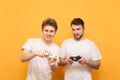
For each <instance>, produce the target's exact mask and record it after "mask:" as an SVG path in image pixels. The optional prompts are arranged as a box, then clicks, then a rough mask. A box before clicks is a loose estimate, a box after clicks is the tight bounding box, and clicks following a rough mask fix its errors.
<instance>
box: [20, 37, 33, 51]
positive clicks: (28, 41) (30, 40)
mask: <svg viewBox="0 0 120 80" xmlns="http://www.w3.org/2000/svg"><path fill="white" fill-rule="evenodd" d="M32 42H33V41H32V39H28V40H27V41H26V42H25V44H24V45H23V46H22V49H27V50H29V51H32Z"/></svg>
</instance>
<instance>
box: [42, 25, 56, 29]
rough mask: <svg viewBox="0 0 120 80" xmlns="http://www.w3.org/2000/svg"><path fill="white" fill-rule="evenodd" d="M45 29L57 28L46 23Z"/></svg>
mask: <svg viewBox="0 0 120 80" xmlns="http://www.w3.org/2000/svg"><path fill="white" fill-rule="evenodd" d="M43 29H44V30H46V29H47V30H55V28H54V27H53V26H50V25H46V26H44V28H43Z"/></svg>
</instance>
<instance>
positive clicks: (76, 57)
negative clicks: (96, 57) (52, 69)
mask: <svg viewBox="0 0 120 80" xmlns="http://www.w3.org/2000/svg"><path fill="white" fill-rule="evenodd" d="M80 58H81V57H80V56H79V55H78V56H71V57H70V59H72V60H73V61H78V60H79V59H80Z"/></svg>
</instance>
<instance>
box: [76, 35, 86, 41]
mask: <svg viewBox="0 0 120 80" xmlns="http://www.w3.org/2000/svg"><path fill="white" fill-rule="evenodd" d="M74 39H75V38H74ZM75 40H76V41H82V40H84V37H83V36H81V37H80V38H78V39H75Z"/></svg>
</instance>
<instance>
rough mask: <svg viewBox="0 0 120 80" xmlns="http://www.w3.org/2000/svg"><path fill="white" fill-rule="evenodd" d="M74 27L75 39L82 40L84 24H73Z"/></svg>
mask: <svg viewBox="0 0 120 80" xmlns="http://www.w3.org/2000/svg"><path fill="white" fill-rule="evenodd" d="M71 27H72V33H73V36H74V39H75V40H80V39H81V38H82V37H83V34H84V29H83V27H82V25H74V24H73V25H71Z"/></svg>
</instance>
